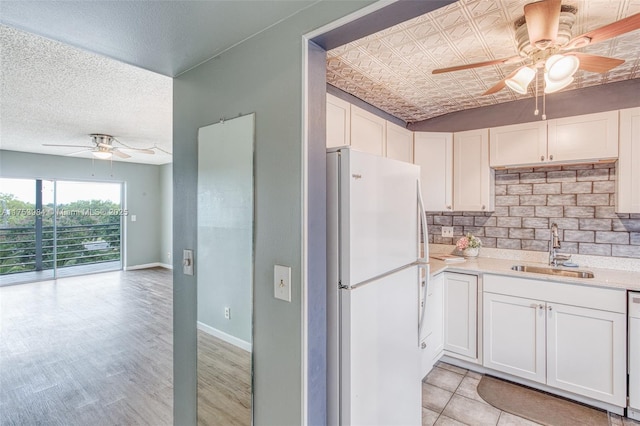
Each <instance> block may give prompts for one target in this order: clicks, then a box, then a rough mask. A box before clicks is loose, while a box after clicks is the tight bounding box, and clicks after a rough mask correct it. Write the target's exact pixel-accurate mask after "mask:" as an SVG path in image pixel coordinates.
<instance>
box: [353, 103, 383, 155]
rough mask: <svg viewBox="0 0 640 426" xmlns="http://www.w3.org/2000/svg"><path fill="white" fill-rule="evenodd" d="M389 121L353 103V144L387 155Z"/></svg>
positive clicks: (364, 149) (371, 151)
mask: <svg viewBox="0 0 640 426" xmlns="http://www.w3.org/2000/svg"><path fill="white" fill-rule="evenodd" d="M386 136H387V121H386V120H385V119H384V118H380V117H378V116H377V115H375V114H372V113H370V112H368V111H365V110H363V109H362V108H358V107H357V106H355V105H351V146H352V147H354V148H355V149H357V150H359V151H363V152H368V153H370V154H375V155H380V156H382V157H384V155H385V149H384V148H385V142H386V139H387V138H386Z"/></svg>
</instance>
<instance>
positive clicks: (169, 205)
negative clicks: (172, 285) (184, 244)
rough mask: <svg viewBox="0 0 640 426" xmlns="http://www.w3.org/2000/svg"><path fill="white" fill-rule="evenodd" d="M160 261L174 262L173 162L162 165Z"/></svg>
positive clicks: (167, 263) (166, 263) (163, 262)
mask: <svg viewBox="0 0 640 426" xmlns="http://www.w3.org/2000/svg"><path fill="white" fill-rule="evenodd" d="M160 192H161V194H160V220H161V224H160V228H161V229H162V232H161V233H160V263H162V264H164V265H172V264H173V227H172V222H173V164H163V165H162V166H160Z"/></svg>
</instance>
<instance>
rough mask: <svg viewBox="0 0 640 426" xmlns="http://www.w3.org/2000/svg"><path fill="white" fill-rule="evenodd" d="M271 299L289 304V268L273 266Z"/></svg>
mask: <svg viewBox="0 0 640 426" xmlns="http://www.w3.org/2000/svg"><path fill="white" fill-rule="evenodd" d="M273 297H275V298H276V299H281V300H284V301H285V302H291V268H290V267H288V266H282V265H275V266H274V267H273Z"/></svg>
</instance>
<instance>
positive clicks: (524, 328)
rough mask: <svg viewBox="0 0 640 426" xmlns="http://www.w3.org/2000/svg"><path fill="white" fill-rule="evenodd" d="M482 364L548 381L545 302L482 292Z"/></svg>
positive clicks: (536, 379)
mask: <svg viewBox="0 0 640 426" xmlns="http://www.w3.org/2000/svg"><path fill="white" fill-rule="evenodd" d="M483 298H484V302H483V318H484V321H483V351H484V357H483V365H484V366H485V367H487V368H492V369H494V370H498V371H503V372H505V373H509V374H513V375H514V376H518V377H522V378H525V379H529V380H532V381H535V382H539V383H545V379H546V370H545V368H546V367H545V312H546V309H545V308H546V307H545V303H544V302H542V301H539V300H534V299H525V298H520V297H512V296H504V295H501V294H494V293H487V292H485V293H484V295H483Z"/></svg>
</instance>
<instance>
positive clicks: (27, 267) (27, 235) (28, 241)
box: [0, 178, 54, 285]
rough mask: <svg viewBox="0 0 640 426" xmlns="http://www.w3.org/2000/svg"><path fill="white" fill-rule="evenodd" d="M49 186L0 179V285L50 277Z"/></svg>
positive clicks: (31, 181)
mask: <svg viewBox="0 0 640 426" xmlns="http://www.w3.org/2000/svg"><path fill="white" fill-rule="evenodd" d="M52 186H53V183H52V182H51V181H41V180H34V179H8V178H0V208H1V209H2V215H1V222H0V285H10V284H18V283H24V282H31V281H39V280H46V279H51V278H53V277H54V274H53V269H52V267H53V257H52V253H51V241H50V240H51V231H50V230H49V231H47V229H46V226H47V225H46V224H47V223H49V227H51V225H52V223H53V200H52V198H51V196H50V194H52V192H51V191H50V189H51V188H52ZM45 187H47V188H49V191H50V192H49V193H48V194H47V193H46V191H45V190H44V188H45ZM38 189H41V190H42V192H41V193H40V194H41V196H38V195H39V194H38V192H37V191H38ZM47 203H50V205H49V206H46V204H47ZM47 235H48V236H49V237H47ZM47 238H49V241H47ZM47 246H49V247H47Z"/></svg>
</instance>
